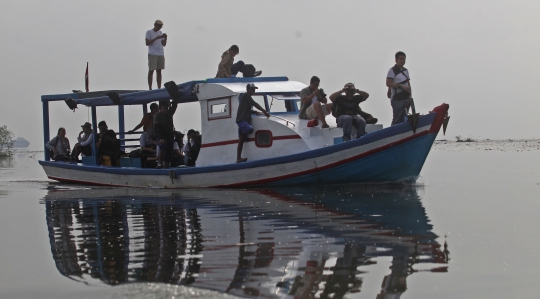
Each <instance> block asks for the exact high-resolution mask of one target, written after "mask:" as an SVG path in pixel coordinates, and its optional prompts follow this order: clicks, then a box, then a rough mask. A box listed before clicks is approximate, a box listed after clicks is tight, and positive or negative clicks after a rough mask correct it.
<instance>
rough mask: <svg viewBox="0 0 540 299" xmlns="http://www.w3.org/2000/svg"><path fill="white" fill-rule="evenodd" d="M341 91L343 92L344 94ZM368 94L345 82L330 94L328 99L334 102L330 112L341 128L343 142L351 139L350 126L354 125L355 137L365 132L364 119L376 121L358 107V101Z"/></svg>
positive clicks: (364, 98) (365, 97) (363, 99)
mask: <svg viewBox="0 0 540 299" xmlns="http://www.w3.org/2000/svg"><path fill="white" fill-rule="evenodd" d="M342 93H345V94H344V95H343V94H342ZM368 97H369V94H368V93H367V92H365V91H361V90H359V89H356V87H354V84H352V83H347V84H345V86H344V87H343V89H341V90H338V91H336V92H334V93H333V94H331V95H330V101H332V103H333V104H334V111H333V112H332V114H333V115H334V116H335V117H336V119H337V126H338V127H340V128H343V142H345V141H349V140H351V133H352V127H353V126H355V127H356V138H360V137H362V136H363V135H364V134H366V119H364V117H366V118H369V119H370V120H371V121H375V122H377V119H376V118H373V117H372V116H371V114H369V113H365V112H363V111H362V109H360V103H361V102H363V101H365V100H366V99H367V98H368Z"/></svg>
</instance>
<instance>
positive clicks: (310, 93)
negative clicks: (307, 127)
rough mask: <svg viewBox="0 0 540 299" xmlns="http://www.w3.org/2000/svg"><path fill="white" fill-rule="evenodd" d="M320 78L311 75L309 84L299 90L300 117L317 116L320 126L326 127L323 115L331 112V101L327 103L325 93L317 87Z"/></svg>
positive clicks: (309, 117) (312, 117) (310, 117)
mask: <svg viewBox="0 0 540 299" xmlns="http://www.w3.org/2000/svg"><path fill="white" fill-rule="evenodd" d="M320 82H321V79H319V77H317V76H313V77H311V80H310V81H309V86H308V87H306V88H304V89H302V90H301V91H300V100H301V106H300V114H299V115H298V117H299V118H300V119H314V118H317V119H318V120H320V121H321V122H322V128H323V129H324V128H328V124H327V123H326V119H325V116H327V115H328V114H330V112H332V103H327V102H328V100H327V99H326V94H325V93H324V90H323V89H322V88H319V84H320Z"/></svg>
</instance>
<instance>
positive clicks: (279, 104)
mask: <svg viewBox="0 0 540 299" xmlns="http://www.w3.org/2000/svg"><path fill="white" fill-rule="evenodd" d="M298 99H299V97H298V96H297V95H294V94H292V95H268V105H269V106H270V113H287V112H297V111H299V109H296V107H294V106H295V101H296V100H298Z"/></svg>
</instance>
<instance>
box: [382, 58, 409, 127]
mask: <svg viewBox="0 0 540 299" xmlns="http://www.w3.org/2000/svg"><path fill="white" fill-rule="evenodd" d="M395 58H396V65H394V66H393V67H392V68H391V69H390V70H388V74H387V75H386V86H387V87H388V88H390V89H391V93H390V94H389V97H390V104H391V105H392V125H395V124H399V123H402V122H403V121H404V120H405V114H406V109H408V107H409V105H410V104H411V82H410V81H411V80H410V77H409V70H407V69H406V68H405V67H404V65H405V58H406V55H405V53H403V52H401V51H400V52H397V53H396V55H395Z"/></svg>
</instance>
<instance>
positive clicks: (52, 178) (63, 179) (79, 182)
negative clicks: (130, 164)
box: [47, 175, 145, 188]
mask: <svg viewBox="0 0 540 299" xmlns="http://www.w3.org/2000/svg"><path fill="white" fill-rule="evenodd" d="M47 177H48V178H49V179H51V180H55V181H59V182H63V183H75V184H82V185H92V186H105V187H129V188H145V187H139V186H132V185H115V184H103V183H96V182H87V181H79V180H72V179H65V178H59V177H55V176H51V175H48V176H47Z"/></svg>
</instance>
